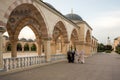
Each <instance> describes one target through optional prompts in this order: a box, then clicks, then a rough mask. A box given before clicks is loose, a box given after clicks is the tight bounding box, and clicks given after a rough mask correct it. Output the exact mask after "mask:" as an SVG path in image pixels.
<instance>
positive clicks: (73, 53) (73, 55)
mask: <svg viewBox="0 0 120 80" xmlns="http://www.w3.org/2000/svg"><path fill="white" fill-rule="evenodd" d="M71 54H72V56H71V61H72V63H74V60H75V58H74V57H75V50H74V49H73V50H72V52H71Z"/></svg>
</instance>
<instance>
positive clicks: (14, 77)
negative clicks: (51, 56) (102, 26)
mask: <svg viewBox="0 0 120 80" xmlns="http://www.w3.org/2000/svg"><path fill="white" fill-rule="evenodd" d="M119 75H120V55H118V54H115V53H112V54H105V53H98V54H96V55H94V56H91V57H89V58H87V59H86V63H85V64H75V63H67V62H61V63H56V64H52V65H48V66H43V67H38V68H34V69H31V70H26V71H22V72H17V73H12V74H7V75H2V76H0V80H120V76H119Z"/></svg>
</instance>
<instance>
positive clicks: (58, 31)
mask: <svg viewBox="0 0 120 80" xmlns="http://www.w3.org/2000/svg"><path fill="white" fill-rule="evenodd" d="M67 42H68V35H67V30H66V28H65V25H64V24H63V22H62V21H59V22H57V23H56V25H55V27H54V30H53V34H52V41H51V44H52V49H53V50H52V51H53V52H52V53H54V54H59V53H66V46H65V43H67Z"/></svg>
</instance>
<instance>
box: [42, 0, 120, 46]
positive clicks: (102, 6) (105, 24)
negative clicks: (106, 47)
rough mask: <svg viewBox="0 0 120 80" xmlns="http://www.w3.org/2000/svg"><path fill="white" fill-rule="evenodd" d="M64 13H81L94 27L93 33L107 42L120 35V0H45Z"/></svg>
mask: <svg viewBox="0 0 120 80" xmlns="http://www.w3.org/2000/svg"><path fill="white" fill-rule="evenodd" d="M43 1H44V2H47V3H50V4H51V5H53V6H54V7H55V8H56V9H57V10H58V11H60V12H61V13H62V14H64V15H65V14H68V13H71V9H73V13H75V14H78V15H80V16H81V17H82V18H83V20H84V21H86V22H87V23H88V24H89V25H90V26H91V27H92V28H93V35H94V36H95V37H96V38H97V39H98V41H99V42H101V43H104V44H106V42H107V37H108V36H109V37H110V39H111V42H113V39H114V38H116V37H118V36H120V0H43Z"/></svg>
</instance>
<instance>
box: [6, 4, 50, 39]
mask: <svg viewBox="0 0 120 80" xmlns="http://www.w3.org/2000/svg"><path fill="white" fill-rule="evenodd" d="M33 23H34V27H36V30H38V31H33V32H34V33H35V32H38V33H36V34H39V35H41V34H42V37H43V38H46V37H48V31H47V27H46V24H45V21H44V19H43V17H42V15H41V14H40V13H39V11H38V10H37V8H36V7H35V6H34V5H32V4H21V5H19V6H17V7H16V8H15V9H14V10H13V11H12V12H11V15H10V16H9V20H8V23H7V30H8V34H9V35H15V34H16V32H15V30H16V29H18V30H19V29H21V28H23V26H25V25H32V24H33ZM31 29H32V27H31ZM17 33H19V32H17ZM13 37H15V36H13ZM16 37H17V36H16ZM16 37H15V38H16Z"/></svg>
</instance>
